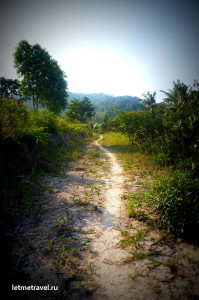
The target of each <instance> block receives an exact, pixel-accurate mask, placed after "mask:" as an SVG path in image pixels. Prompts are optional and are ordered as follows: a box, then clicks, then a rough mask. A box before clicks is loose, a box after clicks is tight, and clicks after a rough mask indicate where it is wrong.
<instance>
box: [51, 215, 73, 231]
mask: <svg viewBox="0 0 199 300" xmlns="http://www.w3.org/2000/svg"><path fill="white" fill-rule="evenodd" d="M53 224H54V228H55V230H56V231H58V232H59V231H65V230H66V229H67V227H68V226H69V224H70V220H69V211H67V212H66V216H64V217H56V218H55V219H54V220H53Z"/></svg>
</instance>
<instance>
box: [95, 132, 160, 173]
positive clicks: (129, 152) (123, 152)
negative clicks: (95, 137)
mask: <svg viewBox="0 0 199 300" xmlns="http://www.w3.org/2000/svg"><path fill="white" fill-rule="evenodd" d="M100 144H101V145H103V146H105V147H107V148H111V150H112V151H113V152H115V154H116V157H117V158H118V159H119V160H120V161H122V167H123V169H124V170H125V171H128V173H129V174H131V175H132V177H134V176H141V177H144V176H147V175H149V174H150V175H151V174H153V175H154V176H155V175H156V173H157V171H158V170H159V169H160V167H159V166H158V165H157V164H156V157H155V155H152V154H147V153H140V152H139V147H135V146H132V144H131V143H130V141H129V138H128V136H126V135H124V134H121V133H118V132H109V133H105V134H104V135H103V137H102V139H101V141H100Z"/></svg>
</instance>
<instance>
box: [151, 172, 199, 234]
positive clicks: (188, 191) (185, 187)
mask: <svg viewBox="0 0 199 300" xmlns="http://www.w3.org/2000/svg"><path fill="white" fill-rule="evenodd" d="M153 192H154V195H155V201H156V208H157V209H158V212H159V214H160V215H161V221H162V223H163V224H164V225H165V226H166V227H168V228H169V229H170V230H172V231H174V232H175V233H178V234H179V233H181V234H185V235H187V234H188V233H191V232H193V230H194V232H198V231H199V179H198V178H197V177H194V174H193V173H192V172H180V171H175V172H172V173H170V174H168V175H166V176H165V177H163V178H162V179H161V180H160V181H158V182H157V183H156V184H154V186H153Z"/></svg>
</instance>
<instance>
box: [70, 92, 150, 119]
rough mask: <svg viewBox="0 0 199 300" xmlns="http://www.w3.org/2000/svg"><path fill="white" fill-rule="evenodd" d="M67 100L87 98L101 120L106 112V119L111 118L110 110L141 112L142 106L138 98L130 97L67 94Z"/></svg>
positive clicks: (100, 94)
mask: <svg viewBox="0 0 199 300" xmlns="http://www.w3.org/2000/svg"><path fill="white" fill-rule="evenodd" d="M68 94H69V97H68V100H69V102H70V100H71V99H74V98H76V99H83V98H84V97H88V98H89V99H90V101H91V102H92V104H93V105H94V106H95V111H96V115H97V116H96V118H98V119H101V118H103V117H104V113H105V112H107V115H108V117H110V116H113V115H114V113H113V112H112V110H114V109H119V110H122V111H131V110H138V109H140V110H143V108H144V106H143V105H142V104H140V103H139V100H140V99H139V98H138V97H136V96H135V97H132V96H111V95H107V94H103V93H99V94H97V93H94V94H83V93H71V92H68Z"/></svg>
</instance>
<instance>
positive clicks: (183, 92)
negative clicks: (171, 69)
mask: <svg viewBox="0 0 199 300" xmlns="http://www.w3.org/2000/svg"><path fill="white" fill-rule="evenodd" d="M160 92H161V93H164V94H165V95H166V97H165V98H164V102H165V103H166V104H177V103H178V104H180V103H182V102H184V101H186V99H187V95H188V92H189V86H187V85H186V84H184V83H183V82H180V80H177V82H175V81H173V90H169V92H165V91H163V90H160Z"/></svg>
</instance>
